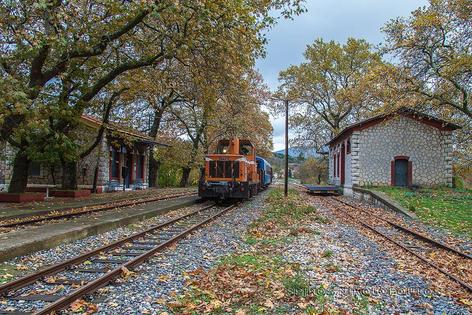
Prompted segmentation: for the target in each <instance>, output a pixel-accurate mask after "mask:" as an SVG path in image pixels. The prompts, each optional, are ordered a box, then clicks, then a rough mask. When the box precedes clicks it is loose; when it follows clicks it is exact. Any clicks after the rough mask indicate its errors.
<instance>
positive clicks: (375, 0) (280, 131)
mask: <svg viewBox="0 0 472 315" xmlns="http://www.w3.org/2000/svg"><path fill="white" fill-rule="evenodd" d="M427 3H428V2H427V0H395V1H392V0H306V8H307V9H308V12H306V13H304V14H302V15H300V16H296V17H295V18H294V20H283V19H280V20H279V23H278V24H277V25H276V26H275V27H273V28H272V29H271V30H270V31H269V32H268V39H269V43H268V45H267V55H266V57H265V58H264V59H259V60H258V61H257V63H256V68H257V69H258V70H259V72H261V73H262V75H263V76H264V79H265V81H266V83H267V84H268V85H269V87H270V88H271V89H272V90H275V89H276V88H277V85H278V82H277V78H278V74H279V72H280V71H281V70H284V69H286V68H287V67H288V66H290V65H292V64H299V63H301V62H302V61H303V52H304V50H305V48H306V46H307V45H309V44H311V43H312V42H313V41H314V40H315V39H316V38H323V39H324V40H325V41H330V40H335V41H338V42H341V43H345V42H346V40H347V39H348V38H349V37H355V38H364V39H366V40H367V41H368V42H370V43H371V44H373V45H378V44H380V43H382V42H383V39H384V35H383V33H382V32H381V30H380V29H381V27H382V26H383V25H384V24H385V23H386V22H388V21H389V20H390V19H393V18H396V17H398V16H405V17H406V16H408V15H410V12H411V11H413V10H415V9H416V8H418V7H420V6H424V5H427ZM271 121H272V126H273V127H274V132H273V141H274V150H280V149H282V148H283V147H284V141H285V140H284V119H283V118H282V117H279V118H274V117H271Z"/></svg>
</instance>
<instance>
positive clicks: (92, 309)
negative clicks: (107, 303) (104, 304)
mask: <svg viewBox="0 0 472 315" xmlns="http://www.w3.org/2000/svg"><path fill="white" fill-rule="evenodd" d="M70 310H71V311H72V312H73V313H81V314H85V315H88V314H93V313H96V312H97V311H98V307H97V305H95V304H93V303H90V302H87V301H84V300H76V301H75V302H73V303H72V304H71V305H70Z"/></svg>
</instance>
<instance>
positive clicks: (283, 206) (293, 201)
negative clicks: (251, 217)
mask: <svg viewBox="0 0 472 315" xmlns="http://www.w3.org/2000/svg"><path fill="white" fill-rule="evenodd" d="M266 204H267V206H266V208H265V211H264V213H263V214H262V216H261V217H260V218H259V219H258V220H256V221H255V222H253V223H252V224H251V225H250V228H249V232H248V235H247V237H246V243H248V244H249V245H256V244H258V245H268V244H272V245H275V244H284V243H287V242H290V241H291V240H293V238H294V237H296V236H299V235H300V234H312V233H315V231H313V230H312V229H311V228H310V227H309V224H310V223H311V222H313V221H318V220H321V221H323V222H325V221H326V220H325V219H324V218H321V217H319V216H318V215H317V213H316V209H315V208H314V207H313V206H311V205H310V204H308V203H307V202H306V200H304V198H303V197H302V196H300V193H299V192H298V191H296V190H293V189H290V190H289V193H288V196H287V197H285V196H284V193H283V190H282V189H272V190H271V191H270V192H269V195H268V197H267V202H266ZM263 240H264V241H263Z"/></svg>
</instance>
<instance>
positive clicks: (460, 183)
mask: <svg viewBox="0 0 472 315" xmlns="http://www.w3.org/2000/svg"><path fill="white" fill-rule="evenodd" d="M452 187H454V188H457V189H465V181H464V179H463V178H462V177H460V176H457V175H456V176H454V177H453V178H452Z"/></svg>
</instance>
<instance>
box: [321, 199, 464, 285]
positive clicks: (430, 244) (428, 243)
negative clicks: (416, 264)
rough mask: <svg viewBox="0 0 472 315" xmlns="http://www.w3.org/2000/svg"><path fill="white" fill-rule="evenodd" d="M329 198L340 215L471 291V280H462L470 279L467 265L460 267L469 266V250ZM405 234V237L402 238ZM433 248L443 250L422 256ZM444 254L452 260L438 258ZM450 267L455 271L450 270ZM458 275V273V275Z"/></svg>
mask: <svg viewBox="0 0 472 315" xmlns="http://www.w3.org/2000/svg"><path fill="white" fill-rule="evenodd" d="M329 200H330V201H333V200H334V201H335V202H336V203H337V205H334V204H333V203H331V206H333V207H335V208H336V210H338V211H341V212H342V213H343V214H345V215H346V216H348V217H349V218H350V220H351V221H354V222H355V223H357V224H360V225H361V226H363V227H365V228H367V229H368V230H370V231H372V232H374V233H375V234H377V235H380V236H381V237H383V238H384V239H387V240H388V241H389V242H391V243H393V244H395V245H396V246H398V247H400V248H402V249H403V250H405V251H407V252H408V253H409V254H411V255H413V256H415V257H416V258H418V259H419V260H421V261H423V262H424V263H426V264H427V265H429V266H431V267H432V268H434V269H436V270H438V271H439V272H441V273H443V274H444V275H446V276H447V277H448V278H449V279H451V280H452V281H454V282H456V283H458V284H459V285H461V286H462V287H463V288H464V289H465V290H467V291H468V293H472V284H471V283H470V280H464V278H467V279H471V278H472V274H471V270H470V267H469V268H465V270H462V269H460V266H471V260H472V257H471V255H469V254H468V253H464V252H462V251H460V250H458V249H456V248H454V247H452V246H450V245H448V244H445V243H443V242H441V241H437V240H434V239H432V238H430V237H429V236H426V235H424V234H422V233H419V232H416V231H413V230H411V229H409V228H407V227H405V226H403V225H400V224H397V223H395V222H392V221H391V220H388V219H385V218H382V217H380V216H378V215H375V214H372V213H370V212H368V211H366V210H364V209H362V208H360V207H358V206H355V205H352V204H350V203H348V202H345V201H343V200H340V199H339V198H336V197H329ZM339 205H342V206H345V207H348V208H351V209H353V210H355V211H357V212H356V216H354V215H353V214H351V213H349V212H348V211H347V210H343V209H341V208H340V207H339ZM359 213H364V214H367V215H368V216H362V217H359ZM372 221H375V222H376V223H372ZM374 225H375V226H374ZM388 227H390V228H393V229H394V231H392V230H391V229H390V230H388ZM398 232H400V233H398ZM405 236H408V237H407V238H405ZM418 245H421V246H418ZM433 250H434V251H437V250H442V251H444V252H443V254H444V255H442V254H438V255H436V256H435V257H436V258H435V259H432V258H431V255H430V257H429V258H428V257H426V256H425V253H426V252H428V251H433ZM446 255H447V257H448V258H449V259H451V260H450V261H448V263H447V264H445V263H444V262H443V261H441V259H443V258H444V257H445V256H446ZM443 256H444V257H443ZM445 265H447V267H445ZM458 268H459V269H458ZM450 269H454V270H453V271H451V270H450ZM458 274H460V276H459V275H458Z"/></svg>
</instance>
